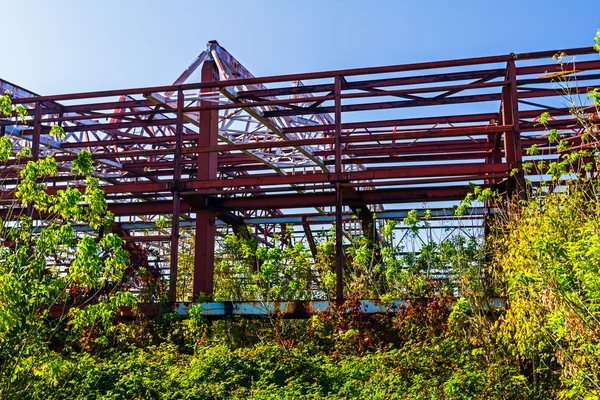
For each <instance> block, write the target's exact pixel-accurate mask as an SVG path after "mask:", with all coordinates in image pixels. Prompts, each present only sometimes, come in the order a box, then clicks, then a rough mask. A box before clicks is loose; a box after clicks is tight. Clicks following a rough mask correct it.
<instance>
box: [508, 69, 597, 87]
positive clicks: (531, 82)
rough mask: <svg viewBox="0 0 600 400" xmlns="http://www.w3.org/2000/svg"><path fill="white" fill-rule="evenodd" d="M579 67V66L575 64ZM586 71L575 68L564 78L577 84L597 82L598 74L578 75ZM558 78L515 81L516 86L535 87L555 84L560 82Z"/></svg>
mask: <svg viewBox="0 0 600 400" xmlns="http://www.w3.org/2000/svg"><path fill="white" fill-rule="evenodd" d="M577 65H578V66H579V64H577ZM583 71H586V70H580V69H579V68H577V70H576V71H575V72H573V73H570V74H566V75H564V76H566V77H567V78H573V77H575V78H577V81H578V82H581V81H591V80H597V79H600V74H589V75H580V74H579V73H580V72H583ZM560 78H561V77H560V76H558V77H551V78H531V79H517V85H518V86H521V85H537V84H543V83H553V82H556V81H558V80H560Z"/></svg>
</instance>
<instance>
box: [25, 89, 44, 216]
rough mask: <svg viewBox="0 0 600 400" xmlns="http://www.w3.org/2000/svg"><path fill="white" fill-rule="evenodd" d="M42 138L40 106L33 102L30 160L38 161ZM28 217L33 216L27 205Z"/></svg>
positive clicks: (30, 207)
mask: <svg viewBox="0 0 600 400" xmlns="http://www.w3.org/2000/svg"><path fill="white" fill-rule="evenodd" d="M41 136H42V105H41V104H40V102H39V101H36V102H35V110H34V112H33V136H32V138H31V159H32V160H33V161H38V160H39V159H40V140H41ZM25 214H27V216H28V217H31V216H32V215H33V205H31V204H28V205H27V208H26V209H25Z"/></svg>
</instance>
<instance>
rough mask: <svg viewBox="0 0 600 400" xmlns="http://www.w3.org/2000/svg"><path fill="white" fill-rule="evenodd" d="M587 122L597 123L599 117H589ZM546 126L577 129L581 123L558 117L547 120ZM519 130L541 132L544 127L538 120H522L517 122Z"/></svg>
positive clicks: (599, 120) (599, 119)
mask: <svg viewBox="0 0 600 400" xmlns="http://www.w3.org/2000/svg"><path fill="white" fill-rule="evenodd" d="M589 122H591V123H598V122H600V118H598V117H596V118H590V119H589ZM546 127H548V128H554V129H578V128H581V124H579V122H578V121H577V120H575V119H571V118H569V119H560V120H554V121H548V123H546ZM519 129H520V130H521V132H543V131H545V130H546V128H545V127H544V126H543V125H541V124H540V123H538V122H522V123H521V124H519Z"/></svg>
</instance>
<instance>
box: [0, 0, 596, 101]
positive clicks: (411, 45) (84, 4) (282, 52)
mask: <svg viewBox="0 0 600 400" xmlns="http://www.w3.org/2000/svg"><path fill="white" fill-rule="evenodd" d="M599 27H600V7H598V1H597V0H596V1H593V0H590V1H588V0H585V1H576V0H573V1H566V0H562V1H556V0H545V1H537V0H535V1H530V0H520V1H513V0H503V1H492V0H489V1H486V0H480V1H459V0H454V1H452V0H448V1H442V0H438V1H432V0H412V1H401V0H395V1H394V0H386V1H377V0H370V1H367V0H363V1H354V0H348V1H342V0H302V1H301V0H294V1H287V0H279V1H275V0H263V1H257V0H221V1H219V0H214V1H202V0H197V1H192V0H186V1H182V0H180V1H177V0H170V1H167V0H152V1H142V0H135V1H134V0H132V1H127V0H95V1H93V0H86V1H84V0H62V1H61V0H55V1H48V0H29V1H21V0H1V1H0V28H1V29H2V32H3V40H2V45H1V47H2V52H1V53H0V54H2V57H1V60H2V61H1V62H0V77H1V78H3V79H6V80H8V81H11V82H13V83H15V84H19V85H21V86H24V87H26V88H28V89H31V90H33V91H36V92H38V93H41V94H54V93H65V92H74V91H88V90H101V89H111V88H123V87H138V86H150V85H162V84H170V83H172V81H173V80H174V79H175V78H176V77H177V76H178V75H179V74H180V73H181V72H182V71H183V70H184V69H185V67H187V65H188V64H189V63H190V62H191V61H192V60H193V59H194V58H195V57H196V56H197V55H198V54H199V53H200V52H201V51H202V50H203V49H204V47H205V44H206V42H207V41H208V40H211V39H216V40H218V41H219V43H220V44H221V45H222V46H223V47H225V48H226V49H227V50H229V51H230V52H231V53H232V54H233V55H234V56H235V57H236V58H237V59H238V60H239V61H241V62H242V64H244V65H245V66H246V67H247V68H248V69H249V70H250V71H251V72H252V73H254V74H255V75H257V76H261V75H273V74H284V73H291V72H307V71H316V70H327V69H337V68H352V67H362V66H377V65H389V64H403V63H409V62H418V61H427V60H439V59H448V58H463V57H472V56H483V55H495V54H503V53H510V52H525V51H534V50H544V49H554V48H566V47H580V46H588V45H591V41H592V37H593V36H594V33H595V31H596V29H597V28H599Z"/></svg>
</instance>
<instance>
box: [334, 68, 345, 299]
mask: <svg viewBox="0 0 600 400" xmlns="http://www.w3.org/2000/svg"><path fill="white" fill-rule="evenodd" d="M341 93H342V78H341V76H336V77H335V85H334V99H335V100H334V102H335V116H334V117H335V139H334V144H335V174H336V181H335V199H336V202H335V274H336V288H335V294H336V300H337V301H338V302H342V301H343V300H344V247H343V234H344V232H343V229H342V228H343V227H342V204H343V203H342V184H341V182H340V179H341V174H342V97H341Z"/></svg>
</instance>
